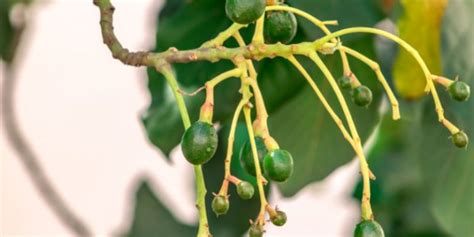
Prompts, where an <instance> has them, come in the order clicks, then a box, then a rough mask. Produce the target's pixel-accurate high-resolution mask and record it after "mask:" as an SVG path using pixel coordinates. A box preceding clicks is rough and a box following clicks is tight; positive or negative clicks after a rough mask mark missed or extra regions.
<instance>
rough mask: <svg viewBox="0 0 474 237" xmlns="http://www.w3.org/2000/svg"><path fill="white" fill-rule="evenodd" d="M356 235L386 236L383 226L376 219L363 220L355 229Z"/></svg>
mask: <svg viewBox="0 0 474 237" xmlns="http://www.w3.org/2000/svg"><path fill="white" fill-rule="evenodd" d="M354 237H385V234H384V233H383V229H382V226H380V224H379V223H377V222H376V221H362V222H360V223H359V224H357V226H356V228H355V230H354Z"/></svg>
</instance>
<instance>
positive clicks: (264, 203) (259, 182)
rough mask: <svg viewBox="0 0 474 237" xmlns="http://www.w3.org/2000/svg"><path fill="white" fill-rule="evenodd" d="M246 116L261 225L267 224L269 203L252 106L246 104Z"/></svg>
mask: <svg viewBox="0 0 474 237" xmlns="http://www.w3.org/2000/svg"><path fill="white" fill-rule="evenodd" d="M244 116H245V122H246V125H247V130H248V133H249V139H250V145H251V147H252V153H253V160H254V163H255V173H256V178H257V187H258V193H259V196H260V212H259V214H258V217H257V223H259V224H260V225H265V211H266V209H265V208H266V206H267V205H268V202H267V199H266V197H265V190H264V189H263V183H264V181H263V175H262V170H261V167H260V162H259V160H258V152H257V145H256V144H255V137H254V133H253V127H252V120H251V117H250V116H251V115H250V107H248V106H245V107H244Z"/></svg>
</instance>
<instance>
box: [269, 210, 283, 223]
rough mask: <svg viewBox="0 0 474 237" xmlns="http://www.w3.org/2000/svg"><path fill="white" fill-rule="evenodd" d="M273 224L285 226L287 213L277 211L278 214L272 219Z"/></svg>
mask: <svg viewBox="0 0 474 237" xmlns="http://www.w3.org/2000/svg"><path fill="white" fill-rule="evenodd" d="M270 220H271V221H272V223H273V224H274V225H276V226H283V225H284V224H285V223H286V213H284V212H282V211H278V210H277V211H276V214H275V215H273V216H271V217H270Z"/></svg>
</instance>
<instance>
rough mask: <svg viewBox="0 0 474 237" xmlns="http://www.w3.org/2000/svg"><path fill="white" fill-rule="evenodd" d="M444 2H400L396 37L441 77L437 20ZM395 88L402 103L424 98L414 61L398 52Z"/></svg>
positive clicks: (439, 29)
mask: <svg viewBox="0 0 474 237" xmlns="http://www.w3.org/2000/svg"><path fill="white" fill-rule="evenodd" d="M447 2H448V1H447V0H402V1H401V4H402V7H403V9H404V11H403V14H402V15H401V17H400V18H399V19H398V22H397V24H398V31H399V34H400V37H401V38H403V39H404V40H405V41H407V42H408V43H409V44H410V45H412V46H413V47H414V48H415V49H417V50H418V52H419V53H420V55H421V56H422V57H423V59H424V60H425V62H426V64H427V65H428V67H429V68H430V70H431V72H432V73H433V74H436V75H439V74H440V73H441V52H440V51H441V47H440V45H441V42H440V36H441V33H440V31H441V20H442V18H443V15H444V10H445V8H446V5H447ZM415 65H416V66H415ZM393 76H394V82H395V88H396V89H397V91H398V94H399V95H400V96H402V97H403V98H405V99H409V100H413V99H418V98H420V97H422V96H424V95H425V94H426V93H425V92H424V90H425V86H426V79H425V76H424V74H423V71H422V70H421V68H420V67H418V64H417V62H416V60H415V59H414V58H413V56H412V55H411V54H409V53H408V52H407V51H406V50H403V49H400V51H399V53H398V57H397V59H396V61H395V65H394V68H393Z"/></svg>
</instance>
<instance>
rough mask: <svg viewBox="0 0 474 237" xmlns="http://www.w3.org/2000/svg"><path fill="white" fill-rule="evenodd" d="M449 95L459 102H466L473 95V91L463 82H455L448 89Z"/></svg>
mask: <svg viewBox="0 0 474 237" xmlns="http://www.w3.org/2000/svg"><path fill="white" fill-rule="evenodd" d="M448 91H449V94H450V95H451V97H452V98H453V99H455V100H457V101H461V102H462V101H466V100H467V99H469V96H470V95H471V89H470V88H469V86H468V85H467V84H466V83H464V82H462V81H455V82H453V83H452V84H451V85H450V86H449V87H448Z"/></svg>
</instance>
